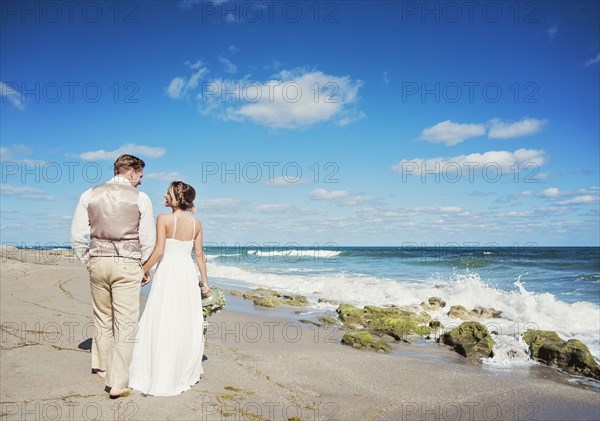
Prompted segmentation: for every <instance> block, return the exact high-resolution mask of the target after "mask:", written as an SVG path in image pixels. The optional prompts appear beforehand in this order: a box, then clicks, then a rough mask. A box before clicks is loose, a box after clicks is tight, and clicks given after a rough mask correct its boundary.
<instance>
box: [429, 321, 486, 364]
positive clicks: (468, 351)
mask: <svg viewBox="0 0 600 421" xmlns="http://www.w3.org/2000/svg"><path fill="white" fill-rule="evenodd" d="M440 341H441V342H442V343H444V344H446V345H450V346H451V347H453V348H454V350H455V351H456V352H458V353H459V354H461V355H462V356H464V357H466V358H467V359H468V360H479V358H485V357H492V356H493V355H494V354H493V352H492V348H493V347H494V340H493V339H492V337H491V336H490V334H489V332H488V330H487V328H486V327H485V326H484V325H482V324H481V323H479V322H464V323H462V324H461V325H460V326H459V327H457V328H454V329H452V330H451V331H450V332H446V333H444V334H443V335H442V336H441V337H440Z"/></svg>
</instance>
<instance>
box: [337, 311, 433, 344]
mask: <svg viewBox="0 0 600 421" xmlns="http://www.w3.org/2000/svg"><path fill="white" fill-rule="evenodd" d="M337 313H338V316H339V318H340V320H341V321H342V323H343V325H344V328H345V329H349V330H366V331H370V332H371V333H375V334H377V335H389V336H391V337H393V338H394V339H396V340H406V337H407V336H408V335H409V334H411V333H416V334H423V332H421V331H419V329H417V328H418V327H419V325H420V324H426V323H428V322H429V321H430V320H431V316H429V315H428V314H427V313H419V312H417V310H416V309H414V308H402V307H376V306H365V307H364V308H358V307H355V306H353V305H351V304H340V306H339V307H338V309H337Z"/></svg>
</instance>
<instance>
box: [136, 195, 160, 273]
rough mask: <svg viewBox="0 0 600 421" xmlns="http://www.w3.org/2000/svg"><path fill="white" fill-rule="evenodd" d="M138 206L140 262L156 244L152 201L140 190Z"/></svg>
mask: <svg viewBox="0 0 600 421" xmlns="http://www.w3.org/2000/svg"><path fill="white" fill-rule="evenodd" d="M138 207H139V208H140V245H141V248H142V263H144V262H145V261H146V260H148V258H149V257H150V255H151V254H152V250H153V249H154V245H155V244H156V230H155V228H154V213H153V210H152V201H151V200H150V197H148V195H147V194H146V193H144V192H140V194H139V195H138Z"/></svg>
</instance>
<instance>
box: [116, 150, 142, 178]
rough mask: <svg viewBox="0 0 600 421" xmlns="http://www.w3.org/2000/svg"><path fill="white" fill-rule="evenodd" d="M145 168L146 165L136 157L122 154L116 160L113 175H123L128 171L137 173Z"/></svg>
mask: <svg viewBox="0 0 600 421" xmlns="http://www.w3.org/2000/svg"><path fill="white" fill-rule="evenodd" d="M145 166H146V163H145V162H144V161H142V160H141V159H140V158H138V157H137V156H133V155H128V154H123V155H121V156H120V157H118V158H117V160H116V161H115V163H114V165H113V168H114V172H115V175H120V174H124V173H126V172H127V171H129V170H130V169H133V170H134V171H136V172H137V171H139V170H141V169H142V168H144V167H145Z"/></svg>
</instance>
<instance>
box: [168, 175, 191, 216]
mask: <svg viewBox="0 0 600 421" xmlns="http://www.w3.org/2000/svg"><path fill="white" fill-rule="evenodd" d="M169 194H170V195H171V198H172V199H173V204H174V205H175V206H177V207H178V208H179V209H181V210H184V211H190V212H196V208H195V207H194V199H195V198H196V190H194V188H193V187H192V186H190V185H189V184H185V183H184V182H183V181H173V182H172V183H171V184H170V185H169Z"/></svg>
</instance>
